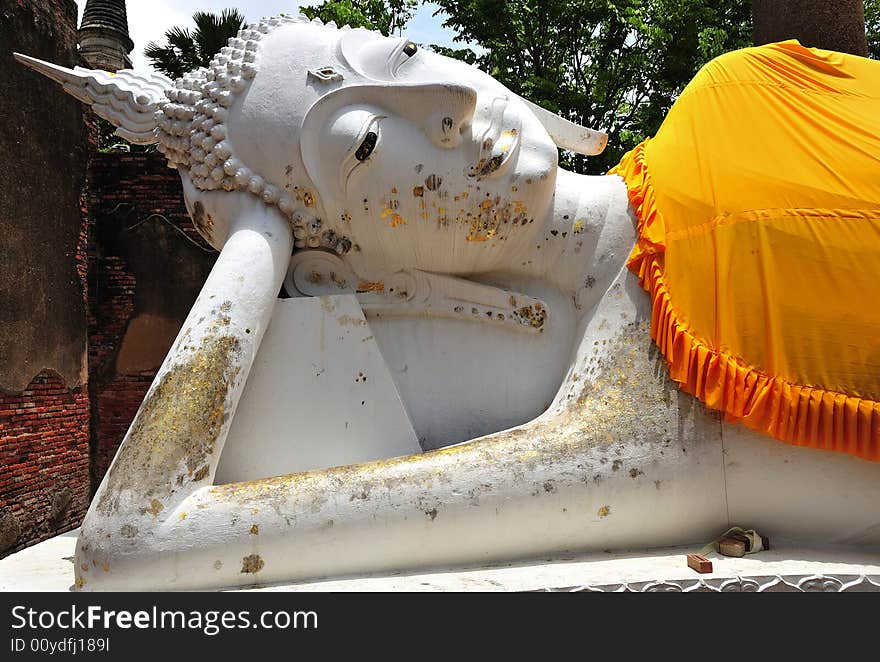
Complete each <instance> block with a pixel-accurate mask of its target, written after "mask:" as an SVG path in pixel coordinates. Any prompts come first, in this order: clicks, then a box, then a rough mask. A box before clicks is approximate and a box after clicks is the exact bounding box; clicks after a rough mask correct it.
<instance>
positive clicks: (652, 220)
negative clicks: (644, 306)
mask: <svg viewBox="0 0 880 662" xmlns="http://www.w3.org/2000/svg"><path fill="white" fill-rule="evenodd" d="M649 143H650V139H649V140H647V141H645V142H644V143H642V144H640V145H639V146H638V147H636V148H635V149H634V150H632V151H631V152H629V153H628V154H627V155H626V156H625V157H624V158H623V160H622V161H621V163H620V164H619V165H618V166H617V167H616V168H614V169H613V170H612V171H611V172H610V173H609V174H617V175H620V176H621V177H622V178H623V179H624V180H625V182H626V185H627V189H628V194H629V200H630V204H631V205H632V208H633V210H634V211H635V214H636V217H637V220H638V226H637V230H638V239H637V243H636V245H635V247H634V249H633V251H632V253H631V255H630V258H629V261H628V263H627V266H628V268H629V269H630V271H632V272H633V273H634V274H636V275H637V276H638V278H639V282H640V284H641V286H642V287H643V288H644V289H645V290H646V291H647V292H648V293H649V294H650V297H651V301H652V318H651V336H652V338H653V340H654V341H655V342H656V344H657V346H658V347H659V349H660V352H661V353H662V355H663V356H664V357H665V359H666V363H667V366H668V368H669V375H670V377H671V379H672V380H674V381H675V382H677V383H678V384H679V386H680V387H681V389H682V390H684V391H686V392H687V393H690V394H692V395H694V396H695V397H697V398H699V399H700V400H701V401H702V402H703V403H705V404H706V405H707V406H708V407H710V408H711V409H715V410H718V411H721V412H724V414H725V418H726V419H727V420H728V421H729V422H741V423H743V424H744V425H745V426H746V427H748V428H750V429H752V430H756V431H758V432H762V433H764V434H767V435H769V436H771V437H773V438H774V439H778V440H780V441H784V442H787V443H790V444H794V445H798V446H808V447H811V448H817V449H823V450H831V451H839V452H844V453H848V454H851V455H854V456H857V457H860V458H864V459H867V460H873V461H880V402H877V401H874V400H871V399H865V398H860V397H854V396H852V395H850V394H847V393H841V392H835V391H831V390H823V389H821V388H814V387H811V386H808V385H806V384H797V383H794V382H792V381H791V380H787V379H785V378H783V377H780V376H775V375H772V374H766V372H765V371H762V370H761V369H758V368H756V367H754V366H750V365H748V364H747V363H746V362H744V361H743V359H742V358H741V357H737V356H734V355H732V354H731V353H729V352H726V351H724V350H722V349H720V348H718V347H716V346H714V344H715V343H713V342H711V341H710V340H707V339H705V338H701V337H700V335H699V334H697V333H695V332H694V330H693V329H691V328H689V326H688V324H687V323H685V321H684V319H685V318H684V317H683V316H682V315H680V314H679V312H678V311H677V310H676V307H675V301H674V299H673V297H672V296H671V295H670V291H669V288H668V286H667V282H666V279H665V277H664V269H665V259H666V248H667V232H668V228H669V227H670V226H669V225H667V223H666V219H664V217H663V214H662V213H661V211H660V209H659V208H658V205H657V195H656V191H655V190H654V184H653V182H652V177H651V173H650V172H649V169H648V167H647V163H646V148H647V146H648V144H649ZM694 277H695V278H699V277H700V276H699V275H697V274H695V275H694ZM878 277H880V274H878ZM875 285H877V281H875ZM731 286H735V283H731ZM875 295H880V285H877V289H876V291H875ZM875 305H877V304H876V302H875ZM877 379H878V381H880V375H878V376H877Z"/></svg>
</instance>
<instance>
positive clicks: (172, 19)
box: [76, 0, 461, 69]
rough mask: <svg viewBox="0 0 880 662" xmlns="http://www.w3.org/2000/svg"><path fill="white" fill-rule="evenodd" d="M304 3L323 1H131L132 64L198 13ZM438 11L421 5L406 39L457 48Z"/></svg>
mask: <svg viewBox="0 0 880 662" xmlns="http://www.w3.org/2000/svg"><path fill="white" fill-rule="evenodd" d="M76 4H77V6H78V7H79V20H80V21H81V20H82V13H83V9H84V8H85V6H86V0H76ZM301 4H305V5H307V6H308V5H317V4H320V0H313V1H311V2H304V3H299V2H290V1H288V2H284V1H283V0H256V1H254V0H247V2H243V1H241V0H239V1H238V2H236V1H235V0H128V2H127V3H126V7H127V9H128V31H129V34H130V35H131V38H132V41H134V51H132V53H131V60H132V63H133V64H134V68H135V69H142V68H147V67H149V61H148V60H147V59H146V58H145V57H144V55H143V51H144V47H145V46H146V45H147V43H148V42H150V41H156V42H159V43H164V41H165V39H164V37H163V35H164V34H165V31H166V30H167V29H168V28H170V27H172V26H175V25H180V26H184V27H194V26H193V23H192V18H191V17H192V15H193V14H194V13H195V12H197V11H213V12H219V11H220V10H222V9H225V8H227V7H236V8H238V9H239V10H240V11H242V12H243V13H244V15H245V17H246V18H247V19H248V20H249V21H255V20H259V19H260V18H263V17H264V16H276V15H278V14H281V13H285V14H290V13H295V12H297V11H298V10H299V7H300V5H301ZM436 9H437V8H436V6H433V5H430V4H425V5H421V6H420V7H419V10H418V12H417V14H416V15H415V17H414V18H413V20H412V21H411V22H410V25H409V28H408V29H407V30H406V33H405V34H406V36H407V37H409V38H410V39H412V40H413V41H415V42H418V43H421V44H440V45H443V46H451V45H453V43H452V38H453V37H454V36H455V34H454V33H453V32H452V31H451V30H447V29H444V28H443V27H441V23H442V22H443V19H442V17H441V16H437V17H434V16H432V13H433V12H434V11H436ZM458 47H459V48H460V47H461V45H459V46H458Z"/></svg>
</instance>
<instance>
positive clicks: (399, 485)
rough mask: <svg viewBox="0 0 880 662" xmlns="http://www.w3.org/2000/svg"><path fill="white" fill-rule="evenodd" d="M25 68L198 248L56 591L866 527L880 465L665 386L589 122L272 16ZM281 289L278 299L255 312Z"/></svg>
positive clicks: (872, 527) (403, 49) (874, 526)
mask: <svg viewBox="0 0 880 662" xmlns="http://www.w3.org/2000/svg"><path fill="white" fill-rule="evenodd" d="M21 59H23V60H27V61H28V63H29V64H30V66H33V67H34V68H36V69H38V70H40V71H42V72H43V73H45V74H46V75H49V76H51V77H53V78H55V79H56V80H58V81H59V82H61V83H63V84H64V85H65V89H66V90H67V91H69V92H71V93H72V94H74V95H75V96H77V97H78V98H80V99H83V100H85V101H88V102H89V103H92V104H94V106H95V108H96V110H97V111H98V112H99V114H102V115H103V116H105V117H107V118H108V119H110V120H111V121H113V122H114V123H116V124H117V126H119V127H120V132H121V135H123V136H125V137H127V138H129V139H132V140H136V141H140V142H155V141H159V142H160V149H161V150H162V151H163V153H164V154H165V155H166V156H167V158H168V160H169V164H170V165H171V167H174V168H177V169H178V170H179V171H180V174H181V178H182V181H183V188H184V193H185V198H186V202H187V206H188V209H189V211H190V213H191V215H192V217H193V220H194V222H195V224H196V226H197V227H198V229H199V230H200V232H202V234H203V235H204V236H205V238H206V239H207V240H208V241H209V242H210V243H211V244H212V245H213V246H214V247H216V248H217V249H218V250H220V257H219V259H218V261H217V264H216V266H215V267H214V269H213V271H212V272H211V275H210V276H209V278H208V280H207V282H206V283H205V286H204V288H203V290H202V292H201V294H200V296H199V297H198V299H197V301H196V303H195V304H194V306H193V309H192V311H191V313H190V315H189V317H188V318H187V320H186V322H185V323H184V325H183V328H182V330H181V332H180V335H179V336H178V338H177V340H176V341H175V343H174V345H173V347H172V349H171V351H170V352H169V354H168V356H167V358H166V360H165V362H164V364H163V365H162V367H161V369H160V371H159V373H158V374H157V376H156V379H155V381H154V383H153V385H152V387H151V389H150V391H149V393H148V394H147V397H146V399H145V401H144V403H143V405H142V407H141V409H140V410H139V412H138V414H137V416H136V417H135V420H134V422H133V424H132V426H131V429H130V430H129V432H128V434H127V435H126V438H125V440H124V442H123V444H122V446H121V448H120V450H119V452H118V454H117V456H116V458H115V460H114V462H113V464H112V466H111V468H110V470H109V472H108V473H107V475H106V477H105V478H104V480H103V482H102V484H101V486H100V488H99V490H98V492H97V495H96V497H95V499H94V501H93V503H92V505H91V508H90V510H89V512H88V515H87V516H86V519H85V521H84V523H83V527H82V532H81V535H80V538H79V542H78V545H77V552H76V581H77V586H79V587H80V588H82V589H84V590H101V589H123V590H125V589H175V588H178V589H192V588H211V587H226V586H239V585H253V584H269V583H278V582H294V581H298V580H303V579H310V578H318V577H329V576H342V575H353V574H365V573H371V572H379V571H396V570H407V569H415V568H427V567H437V566H444V567H450V566H454V565H457V564H475V563H485V562H490V561H504V560H512V559H524V558H529V557H534V556H537V555H541V556H542V557H543V556H547V555H551V554H555V553H563V552H565V553H569V552H576V551H592V550H606V549H627V548H651V547H661V546H667V545H677V544H686V543H701V544H702V543H705V542H706V541H708V540H710V539H712V538H713V537H714V536H716V535H717V534H719V533H721V532H723V531H724V530H725V529H727V528H728V527H729V526H731V525H733V524H743V525H748V526H754V527H756V528H759V529H760V530H761V531H762V532H766V533H767V534H768V535H770V536H771V537H776V538H791V539H797V540H811V541H817V540H819V541H822V542H828V543H840V544H851V545H868V544H874V545H876V544H877V543H878V542H880V529H878V516H877V508H876V505H875V504H876V503H877V501H878V498H880V466H878V465H876V464H874V463H870V462H866V461H864V460H860V459H856V458H853V457H848V456H846V455H842V454H834V453H828V452H823V451H817V450H810V449H805V448H797V447H793V446H789V445H786V444H782V443H779V442H776V441H774V440H770V439H768V438H766V437H762V436H760V435H758V434H757V433H754V432H751V431H749V430H747V429H745V428H744V427H742V426H736V425H731V424H728V423H726V422H723V421H722V420H721V417H720V416H719V415H718V414H716V413H713V412H710V411H709V410H707V409H706V408H705V407H704V406H703V405H702V404H700V403H699V402H698V401H697V400H696V399H694V398H693V397H692V396H690V395H687V394H685V393H682V392H681V391H679V390H678V388H677V387H676V385H675V384H674V383H673V382H671V381H670V380H669V378H668V376H667V372H666V368H665V365H664V363H663V360H662V357H660V355H659V353H658V351H657V350H656V348H655V347H654V345H653V344H652V341H651V338H650V333H649V326H650V316H651V315H650V311H651V304H650V301H649V299H648V296H647V295H646V294H645V292H644V291H643V290H642V289H641V288H640V286H639V284H638V281H637V278H636V276H634V275H633V274H631V273H630V272H629V271H628V270H627V269H626V266H625V263H626V260H627V257H628V256H629V254H630V252H631V250H632V247H633V245H634V243H635V241H636V227H635V225H636V224H635V219H634V216H633V212H632V210H631V208H630V206H629V201H628V198H627V190H626V186H625V185H624V183H623V181H622V180H621V179H620V178H619V177H616V176H606V177H588V176H581V175H576V174H572V173H570V172H566V171H564V170H561V169H560V168H559V167H558V163H557V154H558V153H557V146H562V147H565V148H567V149H572V150H575V151H579V152H581V153H585V154H595V153H598V152H599V151H601V149H602V148H603V147H604V136H603V135H602V134H599V133H596V132H594V131H590V130H588V129H584V128H582V127H577V126H575V125H573V124H570V123H568V122H566V121H565V120H562V119H561V118H558V117H556V116H553V115H551V114H550V113H547V112H546V111H544V110H541V109H540V108H538V107H536V106H534V105H532V104H530V103H529V102H527V101H525V100H523V99H521V98H519V97H518V96H516V95H515V94H513V93H512V92H510V91H509V90H507V89H506V88H505V87H503V86H502V85H500V84H499V83H498V82H497V81H495V80H494V79H493V78H491V77H490V76H488V75H487V74H485V73H483V72H481V71H479V70H478V69H476V68H473V67H470V66H468V65H465V64H463V63H461V62H457V61H454V60H450V59H448V58H445V57H443V56H441V55H438V54H436V53H433V52H430V51H427V50H423V49H420V48H418V47H417V46H416V45H415V44H413V43H411V42H409V41H408V40H406V39H395V38H386V37H383V36H381V35H378V34H375V33H372V32H369V31H366V30H362V29H357V30H350V29H337V28H336V27H335V26H334V25H321V24H319V23H317V22H308V21H307V20H304V19H303V18H292V17H286V18H276V19H270V20H266V21H263V22H261V23H260V24H258V25H255V26H251V27H248V28H247V29H245V30H243V31H242V33H241V34H240V35H239V37H238V38H236V39H233V40H231V41H230V43H229V46H228V47H227V48H224V49H223V52H222V53H221V54H220V55H218V56H217V58H215V60H214V63H213V66H212V68H211V69H210V70H200V71H198V72H194V73H193V74H189V75H188V76H187V77H186V78H184V79H183V80H182V81H178V82H177V83H176V84H172V82H171V81H168V80H167V79H164V78H162V77H160V76H157V75H155V74H149V75H144V74H135V73H132V72H121V73H120V74H119V75H118V76H109V75H107V74H105V73H103V72H96V71H89V70H83V69H76V70H74V71H71V70H66V69H62V68H60V67H54V66H52V65H48V64H46V63H41V62H38V61H34V60H30V59H27V58H21ZM282 284H283V285H284V289H285V290H286V291H287V293H288V294H289V295H290V298H285V299H279V298H278V293H279V290H280V288H281V287H282Z"/></svg>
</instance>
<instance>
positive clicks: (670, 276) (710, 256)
mask: <svg viewBox="0 0 880 662" xmlns="http://www.w3.org/2000/svg"><path fill="white" fill-rule="evenodd" d="M612 173H616V174H618V175H620V176H622V177H623V178H624V180H625V181H626V184H627V187H628V190H629V197H630V202H631V203H632V206H633V208H634V210H635V211H636V215H637V217H638V242H637V245H636V247H635V249H634V250H633V252H632V254H631V256H630V260H629V262H628V266H629V268H630V269H631V270H632V271H633V272H634V273H636V274H638V276H639V278H640V281H641V284H642V286H643V287H644V288H645V289H646V290H648V292H649V293H650V295H651V298H652V301H653V320H652V336H653V338H654V340H655V341H656V342H657V344H658V346H659V348H660V350H661V351H662V353H663V355H664V356H665V357H666V360H667V363H668V365H669V369H670V375H671V377H672V379H674V380H675V381H676V382H678V383H679V384H680V386H681V387H682V388H683V389H684V390H686V391H688V392H689V393H692V394H694V395H696V396H697V397H699V398H700V399H701V400H702V401H703V402H705V403H706V404H707V405H708V406H709V407H711V408H713V409H718V410H721V411H723V412H725V414H726V417H727V418H728V420H731V421H742V422H743V423H744V424H745V425H747V426H748V427H750V428H752V429H755V430H759V431H761V432H764V433H766V434H768V435H771V436H772V437H774V438H776V439H780V440H782V441H786V442H789V443H792V444H798V445H803V446H810V447H814V448H821V449H827V450H836V451H843V452H846V453H850V454H852V455H856V456H858V457H862V458H866V459H869V460H875V461H880V62H875V61H872V60H868V59H865V58H860V57H857V56H853V55H845V54H842V53H836V52H832V51H824V50H819V49H812V48H805V47H803V46H801V45H800V44H799V43H798V42H797V41H787V42H781V43H778V44H770V45H768V46H761V47H757V48H747V49H743V50H740V51H735V52H732V53H728V54H726V55H723V56H721V57H720V58H717V59H715V60H713V61H712V62H710V63H709V64H707V65H706V66H705V67H704V68H703V69H702V70H701V71H700V73H699V74H697V76H696V77H695V78H694V80H693V81H692V82H691V83H690V84H689V85H688V86H687V88H685V90H684V92H683V93H682V95H681V96H680V97H679V99H678V100H677V101H676V103H675V105H674V106H673V107H672V109H671V110H670V112H669V115H668V117H667V118H666V120H665V121H664V123H663V125H662V126H661V128H660V130H659V131H658V133H657V135H656V136H655V137H654V138H653V139H648V140H646V141H645V142H643V143H642V144H641V145H639V146H638V147H637V148H636V149H634V150H633V151H631V152H630V153H628V154H627V155H626V156H625V157H624V158H623V160H622V161H621V163H620V165H618V166H617V167H616V168H615V169H613V170H612V171H611V173H609V174H612Z"/></svg>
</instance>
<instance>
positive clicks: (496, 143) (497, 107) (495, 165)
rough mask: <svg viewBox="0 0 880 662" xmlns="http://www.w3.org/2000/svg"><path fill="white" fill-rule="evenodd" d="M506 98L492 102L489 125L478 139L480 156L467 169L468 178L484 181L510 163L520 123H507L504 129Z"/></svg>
mask: <svg viewBox="0 0 880 662" xmlns="http://www.w3.org/2000/svg"><path fill="white" fill-rule="evenodd" d="M507 106H508V100H507V99H506V98H501V97H498V98H496V99H494V100H493V101H492V108H491V111H490V117H489V124H488V126H487V127H486V130H485V131H484V132H483V134H482V136H481V137H480V154H479V158H478V160H477V162H476V163H475V164H474V165H472V166H470V168H468V176H469V177H474V178H476V179H484V178H486V177H491V176H493V175H497V174H499V173H500V172H501V171H502V170H503V168H504V166H506V165H507V164H508V163H509V162H510V157H511V155H512V154H513V153H514V152H516V150H517V147H518V146H519V142H520V134H521V123H520V122H519V121H516V120H513V121H508V122H507V124H508V125H509V126H508V128H505V121H504V120H505V117H504V115H505V110H506V109H507Z"/></svg>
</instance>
